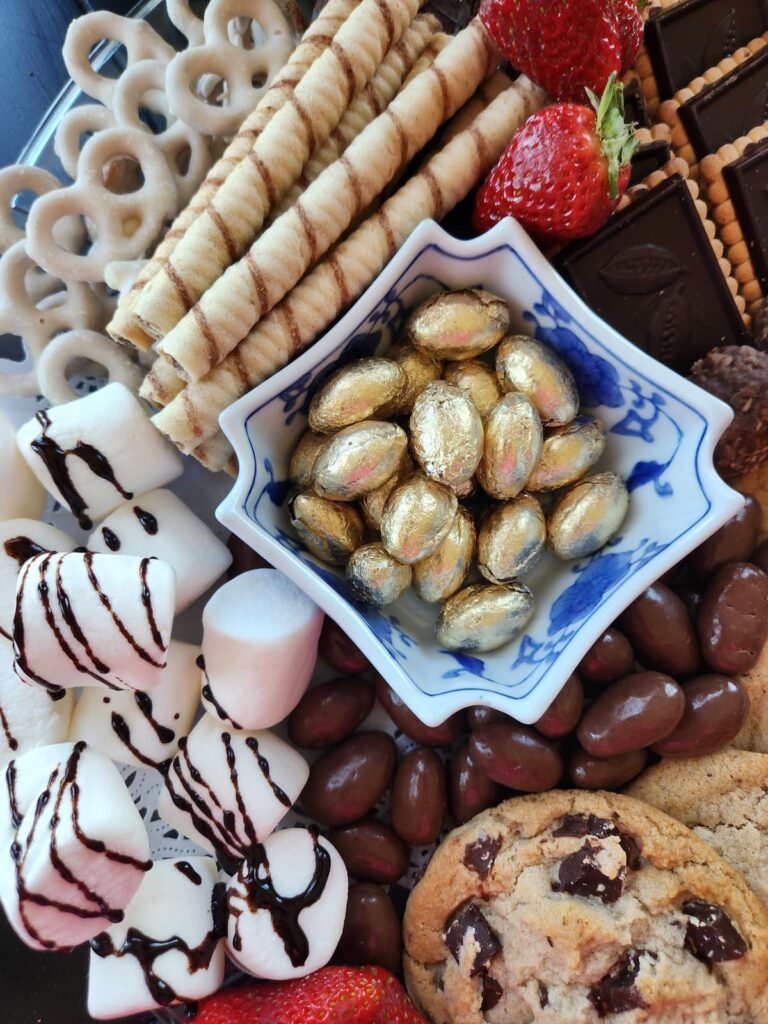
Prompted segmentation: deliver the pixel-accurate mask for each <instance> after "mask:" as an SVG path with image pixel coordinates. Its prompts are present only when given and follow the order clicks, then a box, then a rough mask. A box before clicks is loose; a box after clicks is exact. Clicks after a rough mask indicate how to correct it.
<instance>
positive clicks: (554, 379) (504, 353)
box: [496, 334, 579, 427]
mask: <svg viewBox="0 0 768 1024" xmlns="http://www.w3.org/2000/svg"><path fill="white" fill-rule="evenodd" d="M496 374H497V376H498V378H499V383H500V384H501V387H502V389H503V390H504V391H520V392H522V393H523V394H524V395H528V397H529V398H530V399H531V401H532V402H533V404H534V405H535V406H536V410H537V412H538V413H539V416H540V417H541V420H542V422H543V423H545V424H547V425H548V426H553V427H559V426H564V425H565V424H566V423H570V422H571V420H572V419H573V418H574V416H575V415H576V413H577V412H578V411H579V392H578V390H577V388H576V381H575V380H574V379H573V374H572V373H571V371H570V370H569V369H568V367H567V366H566V365H565V363H564V362H563V360H562V359H561V358H560V356H558V355H557V353H556V352H554V351H553V350H552V349H551V348H550V347H549V346H548V345H543V344H542V343H541V342H540V341H536V339H535V338H529V337H527V336H526V335H524V334H515V335H513V336H512V337H510V338H505V339H504V341H503V342H502V343H501V345H499V347H498V350H497V352H496Z"/></svg>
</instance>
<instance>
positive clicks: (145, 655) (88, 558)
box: [83, 551, 165, 668]
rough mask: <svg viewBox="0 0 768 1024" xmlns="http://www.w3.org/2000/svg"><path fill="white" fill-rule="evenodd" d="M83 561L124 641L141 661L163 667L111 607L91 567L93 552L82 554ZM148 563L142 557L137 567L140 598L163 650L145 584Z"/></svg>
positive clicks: (93, 584)
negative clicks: (139, 581)
mask: <svg viewBox="0 0 768 1024" xmlns="http://www.w3.org/2000/svg"><path fill="white" fill-rule="evenodd" d="M83 562H84V563H85V571H86V573H87V574H88V580H89V582H90V584H91V586H92V587H93V589H94V590H95V591H96V595H97V597H98V598H99V600H100V601H101V603H102V605H103V606H104V608H105V609H106V611H107V612H109V614H110V616H111V617H112V621H113V622H114V624H115V626H116V627H117V629H118V632H119V633H120V635H121V636H122V637H123V639H124V640H125V641H126V643H127V644H129V645H130V646H131V647H132V648H133V650H134V651H135V652H136V653H137V654H138V656H139V657H140V658H141V660H142V661H146V662H148V663H149V664H150V665H154V666H155V668H165V663H164V662H162V661H156V660H155V659H154V658H153V657H152V655H151V654H150V653H149V651H145V650H144V648H143V647H142V646H141V644H140V643H139V642H138V641H137V640H136V637H134V636H133V634H132V633H130V632H129V631H128V630H127V629H126V627H125V623H124V622H123V620H122V619H121V618H120V616H119V615H118V614H117V612H116V611H115V610H114V608H113V607H112V602H111V601H110V600H109V597H108V596H107V595H106V594H105V593H104V591H103V590H102V589H101V585H100V583H99V581H98V578H97V576H96V573H95V571H94V568H93V554H92V553H91V552H90V551H89V552H87V553H86V554H85V555H84V556H83ZM148 564H149V559H148V558H142V560H141V566H140V568H139V576H140V579H141V600H142V603H143V605H144V607H145V609H146V611H147V620H148V622H149V627H150V630H151V632H152V639H153V640H154V641H155V643H156V644H157V646H158V647H159V648H160V649H161V650H162V651H165V648H164V646H163V640H162V637H161V636H160V633H159V631H158V629H157V625H156V624H155V618H154V612H153V610H152V598H151V595H150V594H149V591H148V589H147V585H146V566H147V565H148Z"/></svg>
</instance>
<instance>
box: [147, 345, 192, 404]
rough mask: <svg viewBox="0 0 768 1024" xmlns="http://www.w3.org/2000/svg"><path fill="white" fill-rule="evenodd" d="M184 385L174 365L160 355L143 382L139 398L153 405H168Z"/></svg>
mask: <svg viewBox="0 0 768 1024" xmlns="http://www.w3.org/2000/svg"><path fill="white" fill-rule="evenodd" d="M184 385H185V381H183V380H182V379H181V377H180V376H179V375H178V373H177V372H176V369H175V367H174V366H173V365H172V363H171V362H170V361H169V360H168V359H166V358H165V357H164V356H160V355H159V356H158V357H157V359H156V360H155V361H154V363H153V364H152V369H151V370H150V371H149V373H148V374H147V375H146V377H145V378H144V380H143V381H142V382H141V387H140V388H139V397H140V398H143V399H144V400H145V401H147V402H151V403H152V405H168V403H169V402H170V401H171V399H172V398H175V397H176V395H178V393H179V392H180V391H181V390H182V389H183V388H184Z"/></svg>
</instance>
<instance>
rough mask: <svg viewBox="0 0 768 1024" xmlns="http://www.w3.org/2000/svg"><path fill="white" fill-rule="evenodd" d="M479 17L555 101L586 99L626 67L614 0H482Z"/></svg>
mask: <svg viewBox="0 0 768 1024" xmlns="http://www.w3.org/2000/svg"><path fill="white" fill-rule="evenodd" d="M480 20H481V21H482V23H483V25H484V26H485V28H486V31H487V32H488V34H489V35H490V37H491V39H492V40H493V42H494V43H495V44H496V46H498V48H499V49H500V50H501V52H502V53H503V54H504V56H505V57H506V58H507V59H508V60H509V61H510V62H511V63H512V64H513V65H514V66H515V67H516V68H517V69H518V70H519V71H522V72H524V73H525V74H526V75H528V77H529V78H532V79H533V81H534V82H538V84H539V85H540V86H542V87H543V88H544V89H546V90H547V92H548V93H549V94H550V95H551V96H552V97H553V98H554V99H556V100H574V101H575V102H577V103H584V102H585V100H586V96H585V93H584V89H585V87H586V88H589V89H592V91H593V92H596V93H598V94H599V93H602V91H603V89H604V88H605V84H606V82H607V81H608V78H609V77H610V75H611V74H618V73H619V72H620V71H621V66H622V46H621V38H620V36H619V19H618V18H617V16H616V13H615V11H614V8H613V5H612V2H611V0H483V2H482V4H481V5H480Z"/></svg>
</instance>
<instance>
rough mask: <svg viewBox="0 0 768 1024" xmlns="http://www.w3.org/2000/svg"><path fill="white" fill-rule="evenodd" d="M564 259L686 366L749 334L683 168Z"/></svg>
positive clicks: (641, 337)
mask: <svg viewBox="0 0 768 1024" xmlns="http://www.w3.org/2000/svg"><path fill="white" fill-rule="evenodd" d="M558 262H559V265H560V269H561V270H562V272H563V274H564V275H565V277H566V278H567V279H568V281H569V282H570V284H571V285H572V286H573V288H575V290H576V291H577V292H578V293H579V295H580V296H581V297H582V298H583V299H584V301H585V302H586V303H587V305H588V306H591V308H592V309H593V310H594V311H595V312H596V313H597V314H598V315H599V316H601V317H602V318H603V319H604V320H605V321H607V323H609V324H610V325H611V326H612V327H615V328H616V330H617V331H619V333H621V334H623V335H624V336H625V337H626V338H629V340H630V341H633V342H634V343H635V344H636V345H638V346H639V347H640V348H642V349H643V350H644V351H645V352H648V353H649V355H652V356H654V357H655V358H656V359H659V360H661V362H663V363H666V364H667V365H668V366H671V367H672V369H674V370H679V371H681V372H685V371H687V370H688V369H689V367H690V366H691V364H692V363H694V362H695V361H696V360H697V359H699V358H700V357H701V356H703V355H704V354H705V353H706V352H708V351H709V350H710V349H711V348H715V346H717V345H733V344H736V343H739V342H741V341H742V339H743V337H744V334H745V328H744V323H743V321H742V318H741V315H740V314H739V311H738V309H737V307H736V304H735V302H734V300H733V296H732V295H731V293H730V291H729V289H728V284H727V282H726V280H725V277H724V276H723V272H722V270H721V268H720V264H719V262H718V260H717V257H716V256H715V253H714V251H713V249H712V246H711V244H710V241H709V239H708V238H707V234H706V232H705V230H704V226H703V224H702V221H701V217H700V215H699V212H698V210H697V209H696V205H695V203H694V201H693V199H692V198H691V194H690V192H689V190H688V186H687V184H686V182H685V181H684V180H683V178H681V177H680V175H677V174H675V175H672V176H671V177H670V178H668V179H667V180H666V181H664V182H662V183H661V184H660V185H657V186H656V187H655V188H653V189H650V190H649V191H648V192H647V193H646V194H644V195H641V196H640V197H639V198H637V199H635V201H634V202H633V203H632V204H631V205H630V206H628V207H627V208H626V209H624V210H622V211H621V213H618V214H616V215H615V216H613V217H611V219H610V220H609V221H608V223H607V224H606V225H605V226H604V227H603V228H602V229H601V230H600V231H599V232H598V233H597V234H596V235H593V237H592V238H590V239H588V240H587V241H585V242H581V243H578V244H576V245H574V246H571V247H570V248H568V249H567V250H565V251H564V252H563V253H562V254H561V256H560V258H559V261H558Z"/></svg>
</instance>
